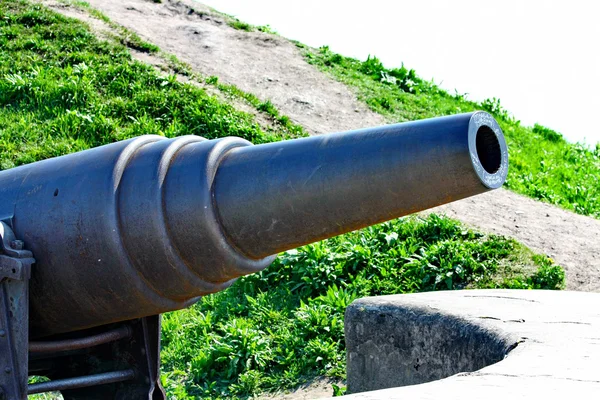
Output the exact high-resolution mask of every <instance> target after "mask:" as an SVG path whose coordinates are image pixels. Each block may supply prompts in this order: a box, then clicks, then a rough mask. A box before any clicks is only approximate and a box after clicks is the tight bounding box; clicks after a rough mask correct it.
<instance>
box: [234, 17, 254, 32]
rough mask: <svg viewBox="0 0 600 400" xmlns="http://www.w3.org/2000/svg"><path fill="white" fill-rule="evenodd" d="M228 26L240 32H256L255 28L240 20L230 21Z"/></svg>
mask: <svg viewBox="0 0 600 400" xmlns="http://www.w3.org/2000/svg"><path fill="white" fill-rule="evenodd" d="M227 24H228V25H229V26H230V27H232V28H234V29H238V30H240V31H246V32H252V31H253V30H254V26H252V25H250V24H248V23H246V22H242V21H240V20H238V19H231V20H229V21H227Z"/></svg>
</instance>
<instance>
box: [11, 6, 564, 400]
mask: <svg viewBox="0 0 600 400" xmlns="http://www.w3.org/2000/svg"><path fill="white" fill-rule="evenodd" d="M119 42H120V43H126V41H117V42H115V43H112V42H105V41H100V40H98V39H96V38H95V37H94V36H93V34H92V33H91V32H90V30H89V29H88V27H87V26H86V25H85V24H83V23H81V22H78V21H75V20H73V19H69V18H65V17H62V16H60V15H58V14H56V13H54V12H51V11H49V10H47V9H46V8H44V7H41V6H39V5H32V4H31V3H29V2H26V1H8V0H0V165H1V167H2V168H9V167H12V166H15V165H19V164H23V163H28V162H32V161H36V160H40V159H43V158H47V157H52V156H57V155H61V154H65V153H68V152H73V151H77V150H81V149H85V148H89V147H93V146H97V145H100V144H104V143H109V142H113V141H116V140H120V139H124V138H128V137H132V136H135V135H140V134H147V133H154V134H159V135H165V136H170V137H171V136H177V135H182V134H190V133H191V134H197V135H202V136H205V137H208V138H216V137H221V136H226V135H236V136H241V137H244V138H246V139H248V140H251V141H253V142H254V143H263V142H268V141H274V140H280V139H282V138H283V137H287V136H288V134H289V132H288V133H278V132H275V131H268V132H267V131H264V130H263V129H261V127H260V126H259V125H258V124H257V123H256V121H255V120H254V117H253V116H251V115H249V114H246V113H242V112H239V111H237V110H235V109H234V108H233V107H231V106H230V105H227V104H224V103H222V102H221V101H219V100H218V99H216V98H215V97H212V96H209V95H208V94H206V92H205V91H204V90H203V89H201V88H199V87H196V86H194V85H191V84H182V83H180V82H178V81H177V80H176V79H175V77H173V76H162V75H160V74H159V73H157V72H156V71H155V70H154V69H153V68H151V67H148V66H146V65H144V64H141V63H139V62H137V61H134V60H132V59H131V57H130V55H129V53H128V51H127V49H126V48H125V47H123V45H121V44H119ZM137 46H138V48H146V49H148V50H149V51H153V50H152V49H153V48H152V46H151V45H148V46H143V45H142V46H140V43H138V45H137ZM227 90H229V91H233V90H234V88H228V89H227ZM263 104H266V105H263V106H262V108H265V109H266V112H268V113H269V115H273V116H274V115H278V113H277V111H276V110H274V108H273V107H272V105H271V104H270V103H263ZM278 118H280V119H282V121H283V122H282V124H285V123H286V121H287V119H286V118H285V116H278ZM300 134H301V133H300ZM563 283H564V273H563V271H562V269H561V268H560V267H558V266H555V265H553V264H552V261H551V260H549V259H548V258H546V257H544V256H541V255H535V254H533V253H531V252H530V251H529V250H527V249H526V248H524V246H522V245H520V244H518V243H516V242H514V241H512V240H509V239H506V238H502V237H497V236H485V235H482V234H479V233H477V232H474V231H471V230H469V229H466V228H464V227H463V226H461V224H460V223H458V222H456V221H453V220H450V219H448V218H441V217H437V216H432V217H430V218H428V219H426V220H423V219H418V218H405V219H400V220H397V221H392V222H389V223H386V224H382V225H379V226H375V227H372V228H368V229H365V230H362V231H359V232H355V233H351V234H347V235H344V236H341V237H338V238H334V239H330V240H327V241H324V242H320V243H317V244H314V245H310V246H305V247H303V248H301V249H298V250H297V251H291V252H287V253H285V254H282V255H281V256H280V257H279V259H278V261H276V262H275V264H274V265H273V266H272V267H270V268H269V269H268V270H266V271H264V272H263V273H261V274H257V275H253V276H249V277H246V278H243V279H241V280H240V281H238V282H237V283H236V284H235V285H234V286H233V287H232V288H230V289H229V290H227V291H225V292H223V293H219V294H216V295H213V296H207V297H205V298H204V299H203V301H202V302H201V303H199V304H197V305H195V306H193V307H192V308H190V309H188V310H183V311H179V312H175V313H171V314H168V315H166V316H165V318H164V327H163V328H164V329H163V337H164V342H163V353H162V355H163V359H164V365H163V372H164V374H163V380H164V384H165V386H166V387H167V389H168V391H169V394H170V396H171V397H173V398H177V399H186V398H236V397H248V396H251V395H252V394H254V393H258V392H261V391H264V390H275V389H286V388H292V387H294V385H296V384H298V383H300V382H303V381H306V380H308V379H310V378H311V377H314V376H317V375H328V376H332V377H343V375H344V362H345V358H344V344H343V330H342V327H343V309H344V307H345V305H347V304H348V302H350V301H351V300H352V299H354V298H356V297H361V296H365V295H376V294H388V293H404V292H413V291H422V290H437V289H457V288H464V287H515V288H549V289H554V288H559V287H561V286H562V285H563Z"/></svg>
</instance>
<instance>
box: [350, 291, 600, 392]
mask: <svg viewBox="0 0 600 400" xmlns="http://www.w3.org/2000/svg"><path fill="white" fill-rule="evenodd" d="M345 323H346V346H347V349H348V350H347V351H348V353H347V358H348V379H347V381H348V390H349V392H350V393H355V394H353V395H349V396H345V397H347V398H348V399H351V400H355V399H401V398H402V399H406V398H410V399H439V398H444V399H445V400H448V399H481V398H486V399H496V398H498V399H525V398H527V399H531V398H542V397H544V398H559V397H563V398H564V397H566V396H576V397H580V396H581V397H583V396H585V397H586V398H599V399H600V294H598V293H582V292H558V291H532V290H529V291H528V290H523V291H521V290H464V291H448V292H431V293H418V294H408V295H394V296H381V297H369V298H364V299H359V300H357V301H355V302H353V303H352V304H351V305H350V306H349V307H348V309H347V311H346V322H345ZM398 386H400V387H398ZM391 387H393V388H392V389H387V390H377V389H384V388H391ZM366 391H369V392H366ZM358 392H362V393H358Z"/></svg>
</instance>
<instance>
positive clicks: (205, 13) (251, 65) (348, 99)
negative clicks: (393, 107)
mask: <svg viewBox="0 0 600 400" xmlns="http://www.w3.org/2000/svg"><path fill="white" fill-rule="evenodd" d="M89 3H90V5H92V6H93V7H95V8H97V9H99V10H101V11H102V12H103V13H104V14H106V15H107V16H108V17H109V18H110V19H111V20H112V21H114V22H117V23H118V24H121V25H123V26H125V27H126V28H128V29H130V30H132V31H134V32H136V33H137V34H138V35H139V36H140V37H141V38H142V39H144V40H147V41H149V42H151V43H154V44H156V45H157V46H159V47H160V48H161V49H162V50H164V51H166V52H169V53H172V54H175V55H176V56H177V57H178V58H179V59H180V60H181V61H183V62H185V63H187V64H189V65H190V66H192V68H194V70H196V71H197V72H200V73H201V74H203V75H205V76H212V75H214V76H218V77H219V80H220V81H221V82H224V83H228V84H233V85H235V86H237V87H238V88H240V89H241V90H243V91H245V92H250V93H253V94H255V95H256V96H257V97H258V98H260V99H261V100H263V101H264V100H271V102H272V103H273V104H274V105H275V106H276V107H277V108H278V109H279V110H280V111H281V112H282V114H284V115H288V116H289V117H291V119H292V120H293V121H294V122H295V123H298V124H300V125H302V126H304V127H305V129H306V130H307V131H308V132H310V133H326V132H334V131H343V130H349V129H356V128H360V127H366V126H373V125H381V124H383V123H384V122H385V121H384V119H383V117H381V116H379V115H378V114H375V113H372V112H369V111H368V109H367V108H366V106H365V105H363V104H361V103H360V102H358V101H357V100H356V96H355V95H354V94H353V93H352V91H351V90H350V89H348V88H347V87H346V86H345V85H343V84H341V83H338V82H335V81H334V80H332V79H330V78H328V77H326V76H325V75H324V74H322V73H321V72H320V71H318V70H317V69H316V68H314V67H313V66H311V65H309V64H307V63H306V62H304V60H303V58H302V55H301V54H300V50H299V49H298V48H297V47H296V45H294V44H293V43H291V42H290V41H288V40H286V39H284V38H282V37H279V36H277V35H272V34H268V33H263V32H246V31H241V30H237V29H234V28H232V27H230V26H229V25H228V24H227V22H226V20H225V19H224V17H222V16H220V15H218V14H216V13H213V12H211V10H210V9H209V8H208V7H206V6H203V5H202V4H200V3H197V2H193V1H172V0H165V1H163V2H162V3H154V2H150V1H144V0H124V1H123V0H92V1H89Z"/></svg>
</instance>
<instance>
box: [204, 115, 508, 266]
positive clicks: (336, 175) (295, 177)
mask: <svg viewBox="0 0 600 400" xmlns="http://www.w3.org/2000/svg"><path fill="white" fill-rule="evenodd" d="M507 172H508V152H507V149H506V143H505V141H504V137H503V135H502V132H501V130H500V128H499V126H498V124H497V123H496V121H495V120H494V119H493V118H492V117H491V116H490V115H489V114H487V113H483V112H479V113H474V114H462V115H455V116H451V117H443V118H434V119H428V120H422V121H416V122H408V123H402V124H396V125H387V126H381V127H377V128H368V129H362V130H358V131H353V132H344V133H337V134H329V135H322V136H314V137H311V138H307V139H298V140H289V141H285V142H278V143H271V144H267V145H261V146H251V147H240V148H236V149H233V150H232V151H231V152H230V153H229V155H228V156H227V158H225V159H224V160H223V162H222V163H221V165H220V166H219V171H218V173H217V177H216V180H215V188H214V194H215V202H216V204H217V207H218V209H219V215H220V218H221V221H222V223H223V227H224V228H225V231H226V233H227V236H228V237H229V239H230V240H231V241H232V242H233V244H234V245H235V246H236V247H237V248H238V249H240V250H241V251H242V252H243V253H244V254H247V255H248V256H250V257H252V258H256V259H259V258H261V257H265V256H267V255H269V254H276V253H278V252H281V251H283V250H287V249H292V248H295V247H298V246H301V245H304V244H307V243H311V242H315V241H318V240H321V239H325V238H328V237H331V236H335V235H339V234H342V233H345V232H348V231H352V230H355V229H359V228H363V227H365V226H369V225H373V224H376V223H378V222H383V221H387V220H390V219H392V218H397V217H401V216H403V215H407V214H411V213H414V212H417V211H421V210H425V209H428V208H431V207H435V206H438V205H441V204H445V203H449V202H452V201H455V200H459V199H462V198H465V197H469V196H473V195H476V194H480V193H483V192H485V191H487V190H490V189H495V188H498V187H500V186H501V185H502V184H503V183H504V180H505V178H506V174H507Z"/></svg>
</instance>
